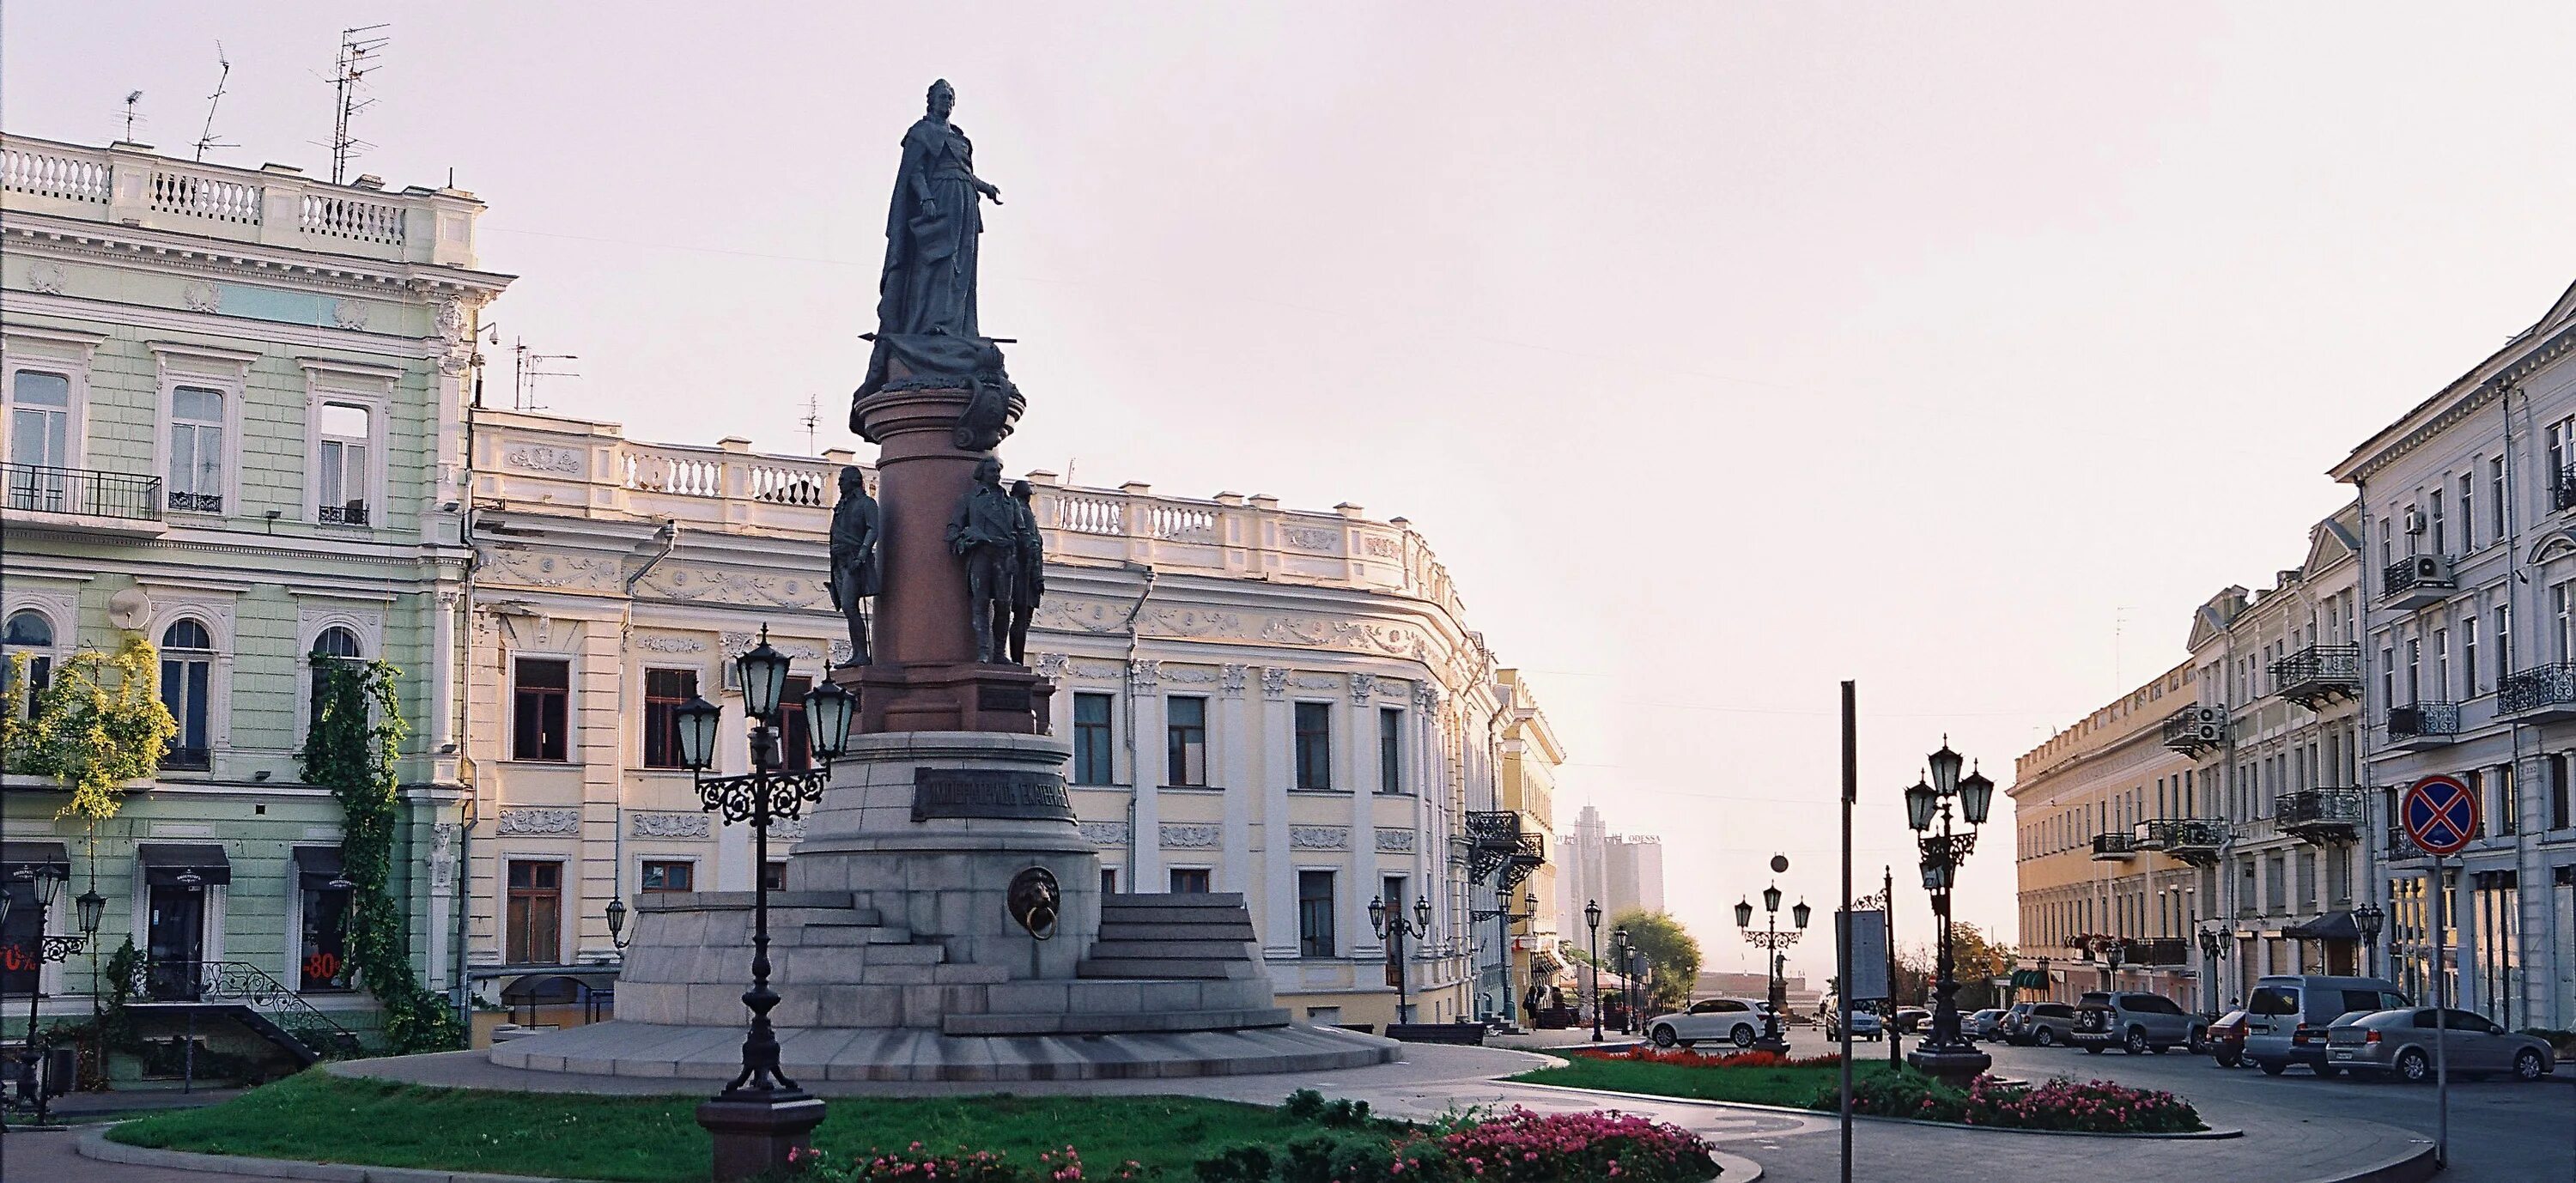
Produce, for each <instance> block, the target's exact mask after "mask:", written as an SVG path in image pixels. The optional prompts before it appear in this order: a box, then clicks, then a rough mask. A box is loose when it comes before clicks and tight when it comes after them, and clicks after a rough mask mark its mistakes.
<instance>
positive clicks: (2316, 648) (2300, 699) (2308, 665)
mask: <svg viewBox="0 0 2576 1183" xmlns="http://www.w3.org/2000/svg"><path fill="white" fill-rule="evenodd" d="M2272 693H2274V694H2278V695H2280V696H2281V697H2283V698H2286V699H2289V700H2290V701H2292V702H2295V703H2297V704H2299V705H2300V706H2303V707H2306V708H2308V709H2309V710H2315V709H2316V708H2318V707H2321V706H2324V705H2325V704H2327V703H2330V702H2335V701H2338V700H2341V699H2346V698H2359V697H2361V646H2359V645H2310V646H2308V647H2307V648H2305V649H2301V650H2299V651H2298V652H2296V653H2293V654H2290V655H2289V656H2287V657H2284V658H2281V659H2279V660H2277V661H2274V662H2273V663H2272Z"/></svg>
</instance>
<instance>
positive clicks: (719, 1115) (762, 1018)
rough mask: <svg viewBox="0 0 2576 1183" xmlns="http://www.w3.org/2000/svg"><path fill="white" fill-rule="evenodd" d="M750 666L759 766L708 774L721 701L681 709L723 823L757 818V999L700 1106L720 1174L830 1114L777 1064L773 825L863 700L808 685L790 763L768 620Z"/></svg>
mask: <svg viewBox="0 0 2576 1183" xmlns="http://www.w3.org/2000/svg"><path fill="white" fill-rule="evenodd" d="M736 664H737V666H738V667H739V668H740V670H741V673H742V697H743V704H744V708H745V710H746V711H747V712H748V713H749V714H750V716H751V735H750V740H751V772H749V773H748V774H746V775H743V776H728V777H720V778H716V779H709V778H708V777H707V776H706V775H705V774H706V772H707V770H708V769H710V768H713V767H714V766H715V753H716V731H717V729H718V727H719V725H720V724H721V723H722V722H723V720H724V711H723V708H721V707H718V706H717V705H716V704H714V703H711V702H708V701H707V700H706V699H705V698H703V697H695V698H691V699H690V700H689V701H688V702H687V703H685V704H683V705H682V706H681V707H680V708H679V710H678V712H677V714H678V717H679V718H678V722H679V727H678V734H677V736H676V737H675V738H677V739H678V741H679V747H680V762H681V763H682V764H685V765H687V766H688V767H689V770H690V772H691V774H692V779H693V780H694V782H695V783H696V785H697V790H698V798H699V800H700V801H702V802H704V807H705V808H706V809H707V810H708V811H709V812H714V813H718V814H720V815H721V816H722V817H723V818H724V821H725V824H727V825H731V824H733V823H735V822H743V821H747V822H750V823H751V836H752V851H753V855H752V857H753V860H754V861H753V863H752V866H753V874H752V897H751V898H752V905H751V916H752V922H751V923H752V927H751V946H752V952H751V989H750V990H748V991H746V992H745V993H744V994H743V996H742V1002H743V1005H744V1006H747V1007H749V1008H751V1030H750V1034H749V1035H748V1036H747V1037H745V1038H744V1040H743V1042H742V1071H741V1072H740V1073H739V1074H737V1075H736V1076H735V1077H734V1078H733V1083H731V1084H728V1085H726V1086H725V1088H724V1091H723V1092H721V1093H718V1094H716V1096H715V1099H714V1100H711V1101H707V1102H704V1103H702V1104H700V1105H699V1106H698V1124H699V1125H701V1126H704V1127H705V1128H706V1130H707V1132H708V1133H710V1134H713V1135H714V1136H715V1177H716V1179H717V1180H719V1181H724V1180H733V1179H742V1178H749V1177H751V1176H755V1175H759V1174H763V1173H775V1172H784V1171H786V1170H787V1169H788V1163H787V1155H788V1152H789V1151H790V1150H794V1149H801V1148H803V1147H804V1146H805V1145H806V1144H807V1143H806V1140H807V1136H808V1135H809V1134H811V1133H812V1132H813V1129H814V1127H815V1126H817V1125H820V1124H822V1121H823V1102H822V1101H821V1100H820V1099H818V1098H815V1097H812V1096H809V1095H807V1094H806V1092H805V1090H804V1089H802V1088H799V1087H797V1084H796V1082H795V1081H793V1080H789V1079H788V1078H787V1074H786V1073H784V1072H782V1071H780V1070H779V1067H778V1035H777V1032H775V1031H774V1030H772V1029H771V1028H770V1025H769V1011H770V1008H772V1007H775V1006H777V1005H778V994H777V993H776V992H775V991H773V990H771V989H770V988H769V882H768V876H767V874H766V872H767V870H768V868H769V826H770V823H771V822H773V821H776V820H778V819H780V818H789V819H793V818H795V817H796V816H798V814H800V813H801V812H802V811H803V810H804V807H805V805H806V803H807V802H811V801H819V800H821V799H822V796H823V788H824V786H825V785H827V784H829V783H830V782H831V778H832V772H831V768H832V761H834V760H836V759H839V758H840V756H841V754H842V752H843V750H844V749H845V748H846V747H847V745H848V742H849V734H850V720H851V718H852V717H853V716H855V715H856V714H857V713H858V712H857V709H856V708H857V706H858V700H857V698H856V696H854V695H852V694H851V693H850V692H849V691H846V690H843V689H841V688H840V687H839V686H838V685H835V684H834V683H832V682H831V681H830V680H828V679H826V680H823V681H819V682H817V683H816V684H815V686H814V688H813V689H812V690H809V691H806V692H805V722H806V727H807V738H808V742H809V743H810V744H811V746H812V749H813V756H814V767H813V768H812V769H811V770H810V771H806V772H787V771H782V769H784V767H785V765H786V751H785V726H784V723H785V711H784V707H785V705H786V704H785V702H784V701H783V700H784V698H785V696H786V692H787V670H788V660H787V656H786V655H785V654H783V653H780V652H779V651H777V650H775V649H772V648H770V647H769V627H768V626H767V625H763V626H761V630H760V644H758V645H757V646H754V647H753V648H752V650H751V651H750V652H748V653H745V654H743V655H742V656H741V657H740V658H738V659H736ZM623 903H624V901H622V900H618V901H612V902H611V903H610V905H609V916H610V920H609V928H610V932H611V936H612V939H614V936H615V933H616V931H617V930H618V929H620V928H622V927H624V924H623V921H624V919H625V916H624V911H625V909H624V907H623Z"/></svg>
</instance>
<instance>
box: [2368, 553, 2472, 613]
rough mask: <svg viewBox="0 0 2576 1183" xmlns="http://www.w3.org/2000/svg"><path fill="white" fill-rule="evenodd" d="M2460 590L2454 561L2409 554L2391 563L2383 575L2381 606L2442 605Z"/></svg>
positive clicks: (2417, 606) (2380, 591)
mask: <svg viewBox="0 0 2576 1183" xmlns="http://www.w3.org/2000/svg"><path fill="white" fill-rule="evenodd" d="M2458 590H2460V582H2459V580H2458V579H2457V578H2455V577H2454V576H2453V575H2452V573H2451V560H2450V559H2449V557H2447V556H2444V555H2408V556H2407V557H2405V558H2403V559H2400V560H2398V561H2397V562H2394V563H2391V564H2389V565H2388V569H2387V570H2385V571H2383V572H2381V573H2380V576H2379V603H2380V606H2381V607H2383V608H2421V607H2423V606H2424V605H2426V604H2438V603H2440V602H2442V601H2444V600H2447V599H2450V598H2451V594H2452V593H2453V592H2456V591H2458Z"/></svg>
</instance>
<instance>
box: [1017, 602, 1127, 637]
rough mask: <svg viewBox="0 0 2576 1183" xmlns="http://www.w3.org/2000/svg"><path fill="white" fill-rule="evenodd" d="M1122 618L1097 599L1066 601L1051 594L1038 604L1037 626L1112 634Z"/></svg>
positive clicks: (1121, 626)
mask: <svg viewBox="0 0 2576 1183" xmlns="http://www.w3.org/2000/svg"><path fill="white" fill-rule="evenodd" d="M1125 619H1126V617H1125V616H1124V615H1123V614H1122V613H1114V612H1112V611H1111V609H1110V606H1109V605H1108V604H1106V603H1103V602H1101V601H1099V600H1069V599H1059V598H1057V597H1054V596H1049V597H1047V598H1046V599H1045V600H1044V601H1042V602H1040V603H1039V604H1038V611H1037V617H1036V621H1037V627H1039V628H1042V629H1053V630H1055V631H1057V632H1068V633H1114V632H1117V631H1119V630H1120V629H1121V628H1123V627H1125V626H1124V623H1123V622H1124V621H1125Z"/></svg>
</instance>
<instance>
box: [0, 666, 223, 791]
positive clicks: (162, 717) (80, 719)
mask: <svg viewBox="0 0 2576 1183" xmlns="http://www.w3.org/2000/svg"><path fill="white" fill-rule="evenodd" d="M159 659H160V651H159V650H157V649H154V648H153V646H152V643H151V642H149V641H146V640H144V639H142V638H141V637H128V638H126V641H125V644H124V645H123V646H121V647H119V648H118V649H117V651H116V652H114V653H103V652H100V651H98V650H96V649H83V650H81V651H80V652H78V653H75V654H72V655H71V656H70V657H67V658H64V659H63V660H62V661H60V662H57V663H55V665H54V668H53V676H52V678H51V679H50V680H48V681H47V682H46V684H45V685H44V686H43V687H42V688H41V689H39V688H36V687H34V686H32V685H31V682H32V681H33V679H32V678H31V677H30V676H29V674H30V672H31V668H30V665H29V661H30V659H29V656H28V655H27V654H24V653H13V654H11V655H10V656H9V683H8V701H7V704H6V709H5V710H0V752H5V753H6V757H7V760H8V765H9V771H11V772H19V773H26V774H29V775H33V776H50V777H52V778H54V779H55V780H56V781H59V782H61V783H62V786H63V787H64V788H67V789H70V790H71V799H70V800H68V801H66V802H64V803H63V806H62V808H60V809H58V810H55V811H54V816H56V817H75V816H76V817H79V818H81V819H82V820H83V821H84V822H86V823H87V824H89V825H91V826H96V825H97V824H98V823H100V822H103V821H106V820H107V819H109V818H112V817H115V816H116V810H117V806H118V805H119V804H120V803H121V802H122V800H123V798H124V795H125V786H126V784H127V782H129V781H136V780H143V779H146V778H149V777H151V776H152V775H153V774H154V773H155V772H156V771H157V770H158V769H159V768H160V767H161V757H162V756H163V755H164V754H166V753H167V752H168V751H169V749H170V740H171V737H173V736H175V735H177V734H178V733H179V724H178V722H177V721H176V720H174V719H172V718H171V717H170V710H169V708H167V707H164V706H162V705H161V696H160V694H159V692H158V686H159V682H158V679H157V677H156V676H155V675H156V674H157V673H158V672H159V671H158V668H157V667H158V665H159ZM31 698H32V701H30V699H31Z"/></svg>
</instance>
